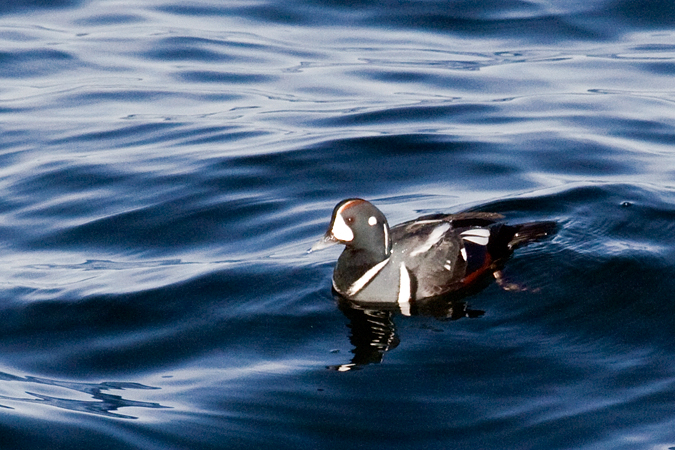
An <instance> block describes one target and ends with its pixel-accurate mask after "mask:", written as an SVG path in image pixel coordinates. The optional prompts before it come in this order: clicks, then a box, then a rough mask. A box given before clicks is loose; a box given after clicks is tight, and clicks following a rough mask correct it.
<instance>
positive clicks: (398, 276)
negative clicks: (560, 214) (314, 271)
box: [312, 198, 555, 312]
mask: <svg viewBox="0 0 675 450" xmlns="http://www.w3.org/2000/svg"><path fill="white" fill-rule="evenodd" d="M501 219H503V216H501V215H500V214H496V213H486V212H465V213H458V214H435V215H428V216H423V217H419V218H417V219H415V220H412V221H409V222H405V223H402V224H400V225H396V226H394V227H392V228H389V224H388V223H387V219H386V218H385V216H384V214H382V212H381V211H380V210H378V209H377V208H376V207H375V206H373V205H372V204H371V203H369V202H367V201H366V200H362V199H358V198H350V199H346V200H343V201H341V202H340V203H338V205H337V206H336V207H335V209H334V210H333V215H332V218H331V222H330V226H329V229H328V231H327V232H326V234H325V236H324V237H323V239H322V240H321V241H319V242H318V243H317V244H315V245H314V247H312V250H317V249H320V248H324V247H326V246H328V245H331V244H338V243H339V244H344V245H345V250H344V251H343V252H342V254H341V255H340V258H339V259H338V262H337V265H336V267H335V270H334V272H333V288H334V289H335V291H336V292H337V293H339V294H340V295H341V296H343V297H345V298H347V299H349V300H354V301H357V302H368V303H392V302H396V303H398V304H399V305H400V307H401V310H402V311H404V312H405V308H406V305H409V304H410V302H412V301H416V300H422V299H427V298H432V297H439V296H442V295H444V294H447V293H450V292H453V291H457V290H460V289H462V288H465V287H468V286H469V285H471V284H473V283H474V282H475V281H476V280H478V279H479V278H481V276H482V275H484V274H488V273H492V272H493V271H495V270H497V269H498V268H499V264H500V263H501V262H503V261H504V260H505V259H506V258H508V256H509V255H510V254H511V253H512V251H513V250H514V249H515V248H516V247H518V246H521V245H524V244H526V243H528V242H531V241H533V240H537V239H541V238H543V237H546V236H548V235H550V234H552V233H553V232H554V231H555V223H554V222H532V223H526V224H519V225H506V224H504V223H502V222H500V220H501Z"/></svg>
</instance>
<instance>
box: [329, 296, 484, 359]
mask: <svg viewBox="0 0 675 450" xmlns="http://www.w3.org/2000/svg"><path fill="white" fill-rule="evenodd" d="M333 295H334V297H335V299H336V300H337V303H338V308H339V309H340V311H342V313H343V314H344V315H345V316H346V317H347V319H349V324H348V325H347V326H348V327H349V329H350V330H351V332H350V336H349V340H350V342H351V344H352V346H353V349H352V351H351V352H352V353H353V355H354V356H353V357H352V360H351V362H349V363H347V364H340V365H336V366H329V369H332V370H337V371H339V372H347V371H350V370H357V369H359V368H362V367H363V366H366V365H368V364H376V363H380V362H381V361H382V359H383V358H384V354H385V353H386V352H388V351H389V350H392V349H394V348H396V347H397V346H398V344H399V343H400V339H399V337H398V334H397V333H396V325H395V324H394V320H393V318H394V316H395V315H397V314H401V315H403V316H411V315H421V316H432V317H436V318H437V319H439V320H458V319H463V318H476V317H480V316H482V315H483V314H485V311H481V310H478V309H471V308H470V307H469V305H468V304H467V303H466V301H464V300H463V298H464V296H461V297H459V296H453V297H447V296H446V297H443V298H436V299H430V300H428V301H425V302H420V303H412V304H407V305H406V306H404V307H403V308H402V307H401V305H399V304H397V303H385V304H373V303H370V304H359V303H355V302H353V301H351V300H347V299H345V298H344V297H341V296H340V295H339V294H337V293H335V292H334V293H333Z"/></svg>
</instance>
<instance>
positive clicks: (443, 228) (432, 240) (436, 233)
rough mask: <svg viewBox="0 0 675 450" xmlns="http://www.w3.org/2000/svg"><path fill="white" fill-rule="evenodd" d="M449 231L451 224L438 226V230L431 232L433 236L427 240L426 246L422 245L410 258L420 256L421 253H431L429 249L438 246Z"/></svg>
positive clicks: (411, 253)
mask: <svg viewBox="0 0 675 450" xmlns="http://www.w3.org/2000/svg"><path fill="white" fill-rule="evenodd" d="M449 229H450V224H449V223H443V224H441V225H439V226H437V227H436V228H434V230H433V231H432V232H431V234H429V237H428V238H427V240H426V241H424V244H422V245H420V246H419V247H417V248H416V249H415V250H413V251H412V252H410V256H416V255H419V254H420V253H424V252H427V251H429V249H431V247H433V246H434V245H436V244H437V243H438V241H440V240H441V239H442V238H443V236H444V235H445V232H446V231H448V230H449Z"/></svg>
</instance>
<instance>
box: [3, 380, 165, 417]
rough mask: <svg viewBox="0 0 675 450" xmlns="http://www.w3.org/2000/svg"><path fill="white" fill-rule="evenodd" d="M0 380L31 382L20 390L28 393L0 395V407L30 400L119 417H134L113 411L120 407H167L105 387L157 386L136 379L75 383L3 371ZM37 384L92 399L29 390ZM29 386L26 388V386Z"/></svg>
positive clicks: (133, 387) (140, 387)
mask: <svg viewBox="0 0 675 450" xmlns="http://www.w3.org/2000/svg"><path fill="white" fill-rule="evenodd" d="M4 382H18V383H22V384H26V386H25V387H26V388H28V385H32V386H33V388H32V389H31V390H30V391H29V390H25V391H24V392H25V393H26V394H28V395H29V396H30V397H23V396H22V397H13V396H8V395H0V401H2V402H3V403H6V404H4V405H3V404H1V403H0V407H2V408H7V409H13V408H12V407H11V406H7V404H11V403H15V402H20V403H32V404H41V405H48V406H53V407H56V408H61V409H66V410H70V411H78V412H83V413H90V414H95V415H99V416H108V417H116V418H119V419H136V417H135V416H131V415H127V414H120V413H118V412H117V411H118V410H119V409H121V408H129V407H134V408H153V409H156V408H168V407H167V406H162V405H160V404H159V403H154V402H144V401H137V400H130V399H125V398H123V397H122V396H120V395H114V394H110V393H107V392H106V391H109V390H127V389H143V390H145V389H159V388H155V387H151V386H145V385H142V384H140V383H129V382H104V383H77V382H70V381H62V380H51V379H47V378H38V377H32V376H26V377H20V376H16V375H12V374H9V373H5V372H0V386H1V385H2V383H4ZM40 386H42V387H45V386H51V387H58V388H63V389H64V391H63V392H64V394H68V393H69V391H70V395H73V396H75V394H73V392H79V393H84V394H87V395H89V396H91V398H92V399H93V400H82V399H74V398H66V397H54V396H52V395H46V394H41V393H37V392H33V390H35V389H40ZM29 389H30V388H29Z"/></svg>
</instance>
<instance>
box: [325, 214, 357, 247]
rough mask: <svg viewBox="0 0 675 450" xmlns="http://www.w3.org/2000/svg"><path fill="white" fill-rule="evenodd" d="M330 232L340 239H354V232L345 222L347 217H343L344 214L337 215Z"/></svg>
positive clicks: (345, 240) (344, 240) (349, 240)
mask: <svg viewBox="0 0 675 450" xmlns="http://www.w3.org/2000/svg"><path fill="white" fill-rule="evenodd" d="M330 232H331V233H332V234H333V236H335V238H336V239H337V240H338V241H343V242H351V241H352V240H353V239H354V232H353V231H352V229H351V228H349V226H348V225H347V223H346V222H345V219H343V218H342V214H338V215H336V216H335V221H334V222H333V228H332V229H331V230H330Z"/></svg>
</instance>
